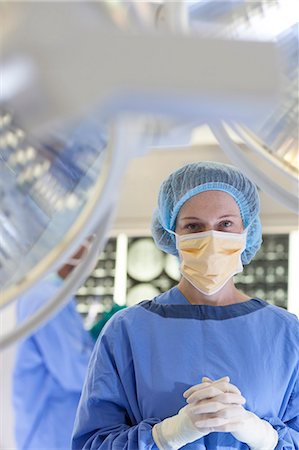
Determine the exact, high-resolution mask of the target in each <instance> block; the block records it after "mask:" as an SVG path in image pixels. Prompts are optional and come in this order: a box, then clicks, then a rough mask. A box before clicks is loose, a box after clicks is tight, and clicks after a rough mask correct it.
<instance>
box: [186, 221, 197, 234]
mask: <svg viewBox="0 0 299 450" xmlns="http://www.w3.org/2000/svg"><path fill="white" fill-rule="evenodd" d="M185 229H186V230H188V231H191V232H194V231H200V225H199V224H198V223H188V224H187V225H186V226H185Z"/></svg>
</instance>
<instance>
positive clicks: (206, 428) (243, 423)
mask: <svg viewBox="0 0 299 450" xmlns="http://www.w3.org/2000/svg"><path fill="white" fill-rule="evenodd" d="M183 395H184V397H185V399H186V401H187V405H186V406H184V407H183V408H181V409H180V410H179V412H178V414H176V415H175V416H172V417H168V418H166V419H164V420H162V422H160V423H157V424H156V425H154V427H153V438H154V441H155V443H156V444H157V446H158V448H159V449H160V450H176V449H179V448H181V447H183V446H184V445H186V444H187V443H189V442H194V441H195V440H197V439H201V438H202V437H204V436H206V435H207V434H209V433H211V432H228V433H231V434H232V435H233V436H234V437H235V438H236V439H237V440H239V441H240V442H244V443H246V444H247V445H248V447H249V448H250V449H251V450H274V449H275V447H276V445H277V442H278V434H277V432H276V430H275V429H274V428H273V427H272V425H270V423H269V422H267V421H265V420H263V419H260V418H259V417H258V416H256V415H255V414H254V413H252V412H250V411H247V410H246V409H245V408H243V406H242V405H243V404H244V403H245V401H246V400H245V398H244V397H243V396H242V395H241V392H240V391H239V389H238V388H237V387H236V386H234V385H233V384H231V383H230V379H229V377H224V378H220V379H219V380H216V381H212V380H210V379H209V378H206V377H204V378H203V379H202V383H201V384H197V385H195V386H192V387H191V388H190V389H188V390H187V391H185V392H184V394H183Z"/></svg>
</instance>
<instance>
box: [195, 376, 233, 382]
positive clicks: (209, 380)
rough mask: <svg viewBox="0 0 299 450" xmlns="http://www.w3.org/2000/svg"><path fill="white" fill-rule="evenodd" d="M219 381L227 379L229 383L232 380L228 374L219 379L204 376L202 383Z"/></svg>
mask: <svg viewBox="0 0 299 450" xmlns="http://www.w3.org/2000/svg"><path fill="white" fill-rule="evenodd" d="M218 381H227V382H228V383H229V382H230V378H229V377H228V376H225V377H222V378H219V380H212V379H211V378H208V377H202V379H201V382H202V383H217V382H218Z"/></svg>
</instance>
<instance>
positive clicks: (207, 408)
mask: <svg viewBox="0 0 299 450" xmlns="http://www.w3.org/2000/svg"><path fill="white" fill-rule="evenodd" d="M215 398H216V397H215ZM193 405H194V404H193V403H191V404H189V405H188V406H191V408H190V412H191V414H192V415H198V414H208V413H217V412H218V411H221V410H222V409H225V408H227V405H226V404H224V403H221V402H217V401H214V399H209V400H202V401H201V402H198V403H195V405H194V406H193Z"/></svg>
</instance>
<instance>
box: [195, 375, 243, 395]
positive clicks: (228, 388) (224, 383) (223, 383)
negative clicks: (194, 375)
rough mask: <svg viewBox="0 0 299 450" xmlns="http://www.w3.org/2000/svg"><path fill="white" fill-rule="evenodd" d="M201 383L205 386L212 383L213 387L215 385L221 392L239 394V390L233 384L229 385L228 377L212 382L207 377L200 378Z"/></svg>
mask: <svg viewBox="0 0 299 450" xmlns="http://www.w3.org/2000/svg"><path fill="white" fill-rule="evenodd" d="M202 383H203V384H204V385H205V386H206V385H207V383H212V384H213V385H217V387H218V388H219V389H221V388H222V390H223V392H235V393H236V394H241V392H240V390H239V389H238V388H237V386H235V385H234V384H232V383H230V379H229V377H223V378H220V379H219V380H216V381H212V380H211V379H210V378H208V377H202Z"/></svg>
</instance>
